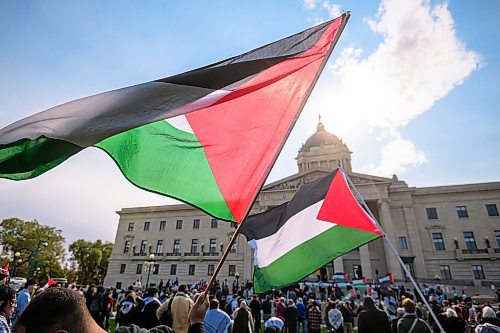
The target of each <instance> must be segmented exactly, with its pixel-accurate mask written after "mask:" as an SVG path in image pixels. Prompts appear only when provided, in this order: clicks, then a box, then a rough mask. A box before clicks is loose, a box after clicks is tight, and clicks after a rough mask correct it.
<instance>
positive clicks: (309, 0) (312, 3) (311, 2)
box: [304, 0, 317, 9]
mask: <svg viewBox="0 0 500 333" xmlns="http://www.w3.org/2000/svg"><path fill="white" fill-rule="evenodd" d="M316 2H317V0H304V7H305V8H306V9H314V8H316Z"/></svg>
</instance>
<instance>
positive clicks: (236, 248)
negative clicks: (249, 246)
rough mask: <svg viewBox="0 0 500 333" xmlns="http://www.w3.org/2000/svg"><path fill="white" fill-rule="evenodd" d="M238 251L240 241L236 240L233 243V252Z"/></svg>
mask: <svg viewBox="0 0 500 333" xmlns="http://www.w3.org/2000/svg"><path fill="white" fill-rule="evenodd" d="M237 251H238V243H236V242H234V243H233V245H231V253H236V252H237Z"/></svg>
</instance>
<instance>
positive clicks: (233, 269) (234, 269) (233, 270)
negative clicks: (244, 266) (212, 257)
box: [228, 265, 236, 276]
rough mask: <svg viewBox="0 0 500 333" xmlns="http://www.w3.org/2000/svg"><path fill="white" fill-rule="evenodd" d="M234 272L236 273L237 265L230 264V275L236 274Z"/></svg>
mask: <svg viewBox="0 0 500 333" xmlns="http://www.w3.org/2000/svg"><path fill="white" fill-rule="evenodd" d="M234 273H236V265H229V272H228V275H229V276H234Z"/></svg>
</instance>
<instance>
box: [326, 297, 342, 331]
mask: <svg viewBox="0 0 500 333" xmlns="http://www.w3.org/2000/svg"><path fill="white" fill-rule="evenodd" d="M342 305H343V304H342V303H333V306H332V308H331V309H330V310H329V311H328V314H327V318H328V322H329V323H330V327H331V332H332V333H343V332H344V318H343V317H342V312H340V309H341V308H342Z"/></svg>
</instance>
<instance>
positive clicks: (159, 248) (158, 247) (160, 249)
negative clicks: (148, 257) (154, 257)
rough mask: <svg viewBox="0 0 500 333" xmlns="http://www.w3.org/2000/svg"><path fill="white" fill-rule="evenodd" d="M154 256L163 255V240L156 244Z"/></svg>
mask: <svg viewBox="0 0 500 333" xmlns="http://www.w3.org/2000/svg"><path fill="white" fill-rule="evenodd" d="M155 253H156V254H159V253H163V240H162V239H160V240H158V242H156V252H155Z"/></svg>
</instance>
